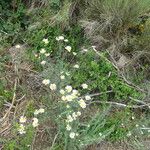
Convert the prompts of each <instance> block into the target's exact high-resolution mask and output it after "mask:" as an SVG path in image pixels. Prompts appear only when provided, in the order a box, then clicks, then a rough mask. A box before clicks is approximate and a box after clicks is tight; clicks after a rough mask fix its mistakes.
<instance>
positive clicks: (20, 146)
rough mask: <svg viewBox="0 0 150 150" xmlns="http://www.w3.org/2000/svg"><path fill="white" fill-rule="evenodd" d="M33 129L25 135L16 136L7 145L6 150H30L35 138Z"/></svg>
mask: <svg viewBox="0 0 150 150" xmlns="http://www.w3.org/2000/svg"><path fill="white" fill-rule="evenodd" d="M34 134H35V133H34V129H33V127H29V128H28V130H27V133H26V134H25V135H16V136H15V137H14V139H12V140H10V141H8V142H6V143H5V146H4V149H5V150H29V148H30V147H31V144H32V140H33V137H34Z"/></svg>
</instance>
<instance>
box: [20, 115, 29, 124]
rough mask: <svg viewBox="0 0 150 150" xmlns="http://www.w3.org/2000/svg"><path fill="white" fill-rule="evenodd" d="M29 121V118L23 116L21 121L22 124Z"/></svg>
mask: <svg viewBox="0 0 150 150" xmlns="http://www.w3.org/2000/svg"><path fill="white" fill-rule="evenodd" d="M26 121H27V118H26V117H25V116H21V117H20V119H19V122H20V123H25V122H26Z"/></svg>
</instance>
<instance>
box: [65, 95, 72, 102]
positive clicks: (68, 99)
mask: <svg viewBox="0 0 150 150" xmlns="http://www.w3.org/2000/svg"><path fill="white" fill-rule="evenodd" d="M73 99H74V96H72V95H66V100H67V101H68V102H71V101H72V100H73Z"/></svg>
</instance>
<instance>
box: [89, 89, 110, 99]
mask: <svg viewBox="0 0 150 150" xmlns="http://www.w3.org/2000/svg"><path fill="white" fill-rule="evenodd" d="M111 92H113V91H112V90H111V91H106V92H101V93H95V94H89V95H88V96H90V97H93V96H99V95H102V94H107V93H111Z"/></svg>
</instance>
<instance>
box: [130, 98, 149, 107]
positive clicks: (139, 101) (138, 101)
mask: <svg viewBox="0 0 150 150" xmlns="http://www.w3.org/2000/svg"><path fill="white" fill-rule="evenodd" d="M129 98H130V99H131V100H133V101H135V102H137V103H141V104H143V105H147V106H149V105H150V104H147V103H145V102H143V101H141V100H138V99H135V98H133V97H129Z"/></svg>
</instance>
